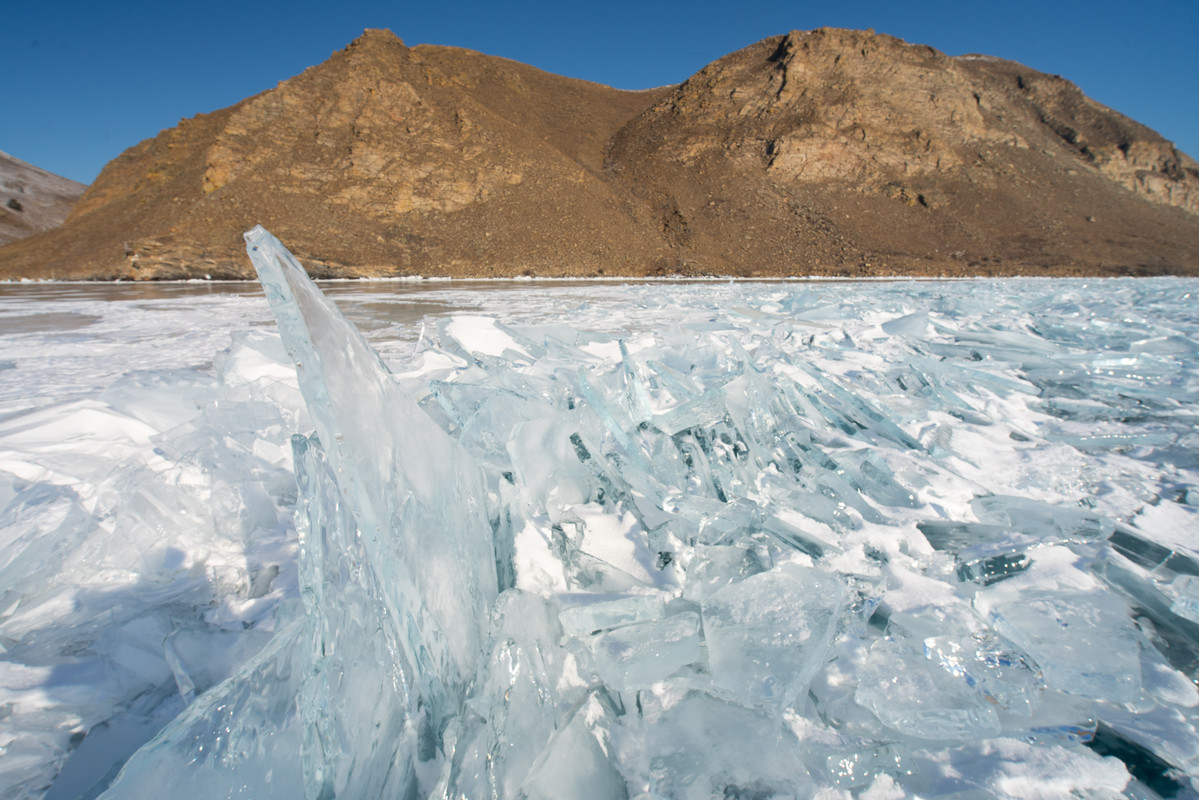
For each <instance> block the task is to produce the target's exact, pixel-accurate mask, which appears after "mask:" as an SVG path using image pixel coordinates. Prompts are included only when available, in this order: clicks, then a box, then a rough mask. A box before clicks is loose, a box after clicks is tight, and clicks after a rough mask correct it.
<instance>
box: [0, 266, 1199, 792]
mask: <svg viewBox="0 0 1199 800" xmlns="http://www.w3.org/2000/svg"><path fill="white" fill-rule="evenodd" d="M280 275H281V277H279V280H280V281H281V284H280V285H281V286H282V285H285V284H286V281H287V280H288V279H286V270H284V271H283V272H282V273H280ZM297 286H299V288H296V289H289V290H288V291H293V290H294V291H298V292H299V293H300V294H299V299H298V300H296V301H292V300H290V299H289V298H288V297H286V296H284V295H286V292H284V293H283V294H277V295H276V296H275V297H274V299H273V301H272V302H274V304H275V312H276V313H279V314H282V316H280V319H282V320H285V322H284V323H283V326H282V327H283V330H284V332H285V333H286V334H287V335H288V337H289V338H288V341H287V343H286V348H285V344H284V341H283V340H282V339H281V337H280V333H279V330H280V327H279V326H278V325H277V323H276V315H275V314H273V313H272V307H271V305H270V304H268V301H267V299H266V296H265V295H264V293H263V290H262V288H261V287H259V286H258V285H256V284H254V285H251V284H212V285H209V284H166V285H150V286H143V285H130V284H119V285H50V284H37V285H13V284H8V285H3V284H0V795H3V796H4V797H12V798H42V797H46V798H75V797H96V796H99V795H100V794H101V793H102V792H104V791H105V790H109V791H108V795H107V796H109V797H145V796H153V795H154V794H155V793H160V792H161V791H162V790H163V787H164V786H168V785H169V786H170V787H171V789H170V790H171V793H172V794H173V795H175V796H177V797H180V798H182V797H191V796H194V797H215V796H227V795H229V796H231V795H232V794H235V793H240V794H241V795H244V796H252V797H264V796H281V797H282V796H287V797H299V796H309V797H318V796H320V797H333V796H339V797H375V796H393V795H394V796H404V795H405V793H410V796H438V797H467V798H474V797H482V796H484V795H486V796H497V797H516V796H524V797H570V796H587V797H609V796H611V797H645V798H654V797H662V798H675V797H680V798H708V797H721V798H723V797H739V798H750V797H753V798H767V797H809V796H820V797H826V798H835V797H850V796H854V797H857V796H863V797H872V798H883V797H888V798H890V797H896V798H897V797H902V796H916V795H919V796H922V797H937V796H945V797H956V798H962V797H1034V796H1035V797H1060V796H1070V795H1071V793H1073V796H1088V797H1092V796H1093V797H1118V796H1122V795H1125V796H1138V797H1155V796H1160V797H1184V796H1194V795H1195V793H1196V785H1199V784H1196V785H1193V783H1192V782H1193V781H1194V780H1195V779H1197V778H1199V732H1197V731H1196V728H1195V725H1196V722H1197V721H1199V691H1197V690H1196V686H1195V681H1196V679H1197V678H1199V429H1197V427H1196V422H1197V418H1199V304H1197V302H1196V300H1197V299H1199V281H1196V280H1180V279H1148V280H1089V281H1088V280H1015V279H1013V280H1000V281H955V282H939V281H921V282H905V281H894V282H868V283H857V282H819V283H817V282H787V283H736V284H732V283H722V282H705V283H699V282H697V283H690V282H680V283H674V282H664V283H648V284H621V283H617V282H602V283H582V282H561V283H554V282H541V281H516V282H497V283H468V282H460V281H455V282H353V283H330V284H322V286H321V288H322V289H323V290H324V293H325V295H326V296H327V297H329V298H331V299H332V300H333V301H334V302H335V303H336V306H337V308H339V309H340V311H341V313H342V314H344V316H345V318H346V319H348V320H349V322H350V323H351V324H352V326H353V328H356V329H357V330H359V331H361V334H362V337H363V339H362V342H358V340H357V339H356V334H354V333H353V330H352V329H351V328H347V327H342V323H341V322H340V320H339V319H338V318H337V317H336V315H334V314H332V313H331V312H330V310H329V309H326V308H324V307H323V306H322V305H321V303H320V299H319V297H317V296H313V297H311V298H308V299H307V300H305V297H306V295H304V294H303V293H304V292H305V291H307V289H306V288H305V287H303V286H302V285H300V284H297ZM287 348H290V352H291V356H289V352H288V349H287ZM372 349H373V350H374V351H377V352H378V353H379V354H380V356H381V359H382V363H383V364H385V365H386V368H387V370H389V371H390V373H392V374H394V376H395V379H394V380H393V378H392V377H390V376H388V375H387V371H386V370H384V368H383V367H382V366H380V364H379V362H378V361H377V360H375V359H374V357H373V356H372V355H370V350H372ZM295 361H299V362H300V363H301V364H302V376H301V377H300V378H298V377H297V372H296V369H295ZM314 432H316V433H319V437H317V436H313V434H314ZM296 434H299V436H295V435H296ZM318 439H319V441H318ZM297 473H298V474H299V477H300V488H297ZM156 734H157V738H154V737H155V736H156ZM143 745H144V746H143ZM139 748H140V752H137V755H135V756H133V758H132V759H130V756H131V755H133V754H134V752H135V751H138V750H139ZM123 765H126V769H125V772H124V773H123V774H122V776H121V778H120V780H119V781H116V782H115V783H114V780H115V779H116V775H117V772H118V771H119V770H120V769H121V767H122V766H123Z"/></svg>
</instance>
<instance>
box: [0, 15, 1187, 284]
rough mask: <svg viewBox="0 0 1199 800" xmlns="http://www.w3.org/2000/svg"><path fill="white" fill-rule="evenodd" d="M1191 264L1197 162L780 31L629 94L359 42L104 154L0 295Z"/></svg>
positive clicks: (953, 60)
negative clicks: (234, 283) (289, 264)
mask: <svg viewBox="0 0 1199 800" xmlns="http://www.w3.org/2000/svg"><path fill="white" fill-rule="evenodd" d="M258 223H262V224H263V225H265V226H266V227H268V228H269V229H271V230H272V231H273V232H274V233H276V235H278V236H279V237H280V238H281V239H282V240H283V241H284V242H286V243H287V244H288V246H289V248H291V249H292V251H293V252H294V253H295V254H296V255H297V257H298V258H299V259H300V260H301V262H302V263H305V264H306V265H307V266H308V268H309V269H310V271H311V272H312V273H313V274H314V275H317V276H319V277H361V276H376V275H377V276H391V275H426V276H441V275H448V276H459V277H467V276H479V277H498V276H516V275H527V274H536V275H547V276H548V275H562V276H589V275H601V274H602V275H629V276H636V275H663V274H691V275H703V274H710V275H745V276H761V277H768V276H785V275H849V276H854V275H905V274H911V275H929V274H948V275H964V274H1097V275H1102V274H1163V273H1171V274H1199V165H1196V163H1195V162H1194V160H1193V159H1191V158H1190V157H1189V156H1187V155H1186V154H1184V153H1181V152H1180V151H1178V150H1177V149H1176V148H1174V147H1173V145H1171V144H1170V143H1169V142H1167V141H1165V140H1164V139H1163V138H1162V137H1160V136H1158V135H1157V134H1156V133H1154V132H1153V131H1151V130H1149V129H1148V128H1146V127H1145V126H1142V125H1140V124H1139V123H1136V122H1135V121H1134V120H1131V119H1129V118H1127V117H1124V116H1123V115H1120V114H1119V113H1118V112H1115V111H1112V110H1111V109H1107V108H1106V107H1104V106H1102V105H1100V104H1098V103H1096V102H1095V101H1093V100H1090V99H1089V98H1087V97H1086V96H1085V95H1084V94H1083V93H1082V92H1081V91H1080V90H1078V88H1077V87H1075V86H1074V85H1073V84H1071V83H1069V82H1068V81H1065V80H1064V79H1062V78H1060V77H1058V76H1049V75H1044V74H1042V73H1039V72H1036V71H1035V70H1031V69H1029V68H1027V67H1024V66H1022V65H1019V64H1017V63H1016V62H1011V61H1006V60H1003V59H1000V58H994V57H980V56H964V57H950V56H947V55H945V54H943V53H940V52H939V51H937V50H935V49H933V48H931V47H927V46H924V45H913V44H908V43H906V42H903V41H902V40H899V39H896V38H894V37H890V36H887V35H885V34H875V33H873V32H869V31H866V32H863V31H845V30H837V29H818V30H816V31H793V32H791V33H789V34H786V35H784V36H776V37H770V38H768V39H764V40H762V41H760V42H757V43H755V44H753V45H750V46H749V47H747V48H743V49H742V50H739V51H736V52H734V53H731V54H729V55H727V56H724V57H723V58H721V59H717V60H716V61H714V62H712V63H711V64H709V65H708V66H706V67H704V68H703V69H702V70H700V71H699V72H698V73H696V74H695V75H693V76H692V77H691V78H689V79H688V80H687V81H684V82H683V83H682V84H680V85H678V86H668V87H660V88H658V89H652V90H644V91H641V92H628V91H623V90H617V89H612V88H611V87H605V86H601V85H599V84H593V83H588V82H586V81H579V80H576V79H572V78H564V77H561V76H556V75H552V74H550V73H546V72H543V71H541V70H537V69H535V68H533V67H530V66H527V65H524V64H520V63H519V62H515V61H510V60H507V59H502V58H497V57H494V56H487V55H484V54H481V53H477V52H474V51H467V50H462V49H459V48H452V47H444V46H434V45H417V46H415V47H411V48H409V47H408V46H407V45H405V44H404V43H403V42H402V40H400V39H399V38H398V37H396V36H395V35H394V34H391V33H390V32H389V31H367V32H365V33H364V34H363V35H362V36H361V37H359V38H358V39H356V40H355V41H354V42H352V43H351V44H350V45H349V46H347V47H346V48H344V49H343V50H340V51H338V52H337V53H334V54H333V56H332V57H330V58H329V59H328V60H327V61H325V62H323V63H322V64H318V65H316V66H314V67H310V68H309V69H307V70H305V71H304V72H302V73H300V74H299V75H297V76H295V77H293V78H290V79H288V80H286V81H283V82H281V83H280V84H279V85H278V86H276V87H275V88H274V89H270V90H267V91H264V92H261V93H259V94H257V95H254V96H252V97H249V98H246V99H245V100H242V101H241V102H239V103H237V104H234V105H233V106H230V107H228V108H225V109H221V110H218V111H215V112H212V113H211V114H202V115H197V116H196V117H192V118H190V119H187V120H183V121H181V122H180V124H179V125H178V126H176V127H175V128H171V129H168V130H165V131H163V132H162V133H160V134H159V135H158V136H157V137H154V138H152V139H147V140H145V141H143V142H141V143H139V144H138V145H135V146H134V147H132V148H130V149H128V150H126V151H125V152H124V153H122V154H121V155H120V156H118V158H116V159H114V160H113V161H112V162H110V163H109V164H108V165H107V166H106V167H105V168H104V170H103V171H102V172H101V174H100V176H99V177H98V178H97V180H96V182H95V183H94V184H93V185H92V187H90V188H89V189H88V191H87V192H86V193H85V195H84V196H83V198H82V199H81V200H80V201H79V203H78V204H77V205H76V207H75V210H74V211H73V212H72V215H71V217H70V218H69V219H68V220H67V221H66V222H65V223H64V224H63V225H62V226H60V227H59V228H57V229H55V230H53V231H49V232H46V233H43V234H39V235H37V236H34V237H31V238H29V239H25V240H22V241H20V242H17V243H15V244H12V245H9V246H7V247H4V248H0V278H4V277H8V278H12V277H49V278H96V279H114V278H120V279H171V278H192V277H205V276H209V277H214V278H215V277H221V278H234V277H236V278H241V277H251V271H250V267H249V264H248V262H247V261H246V259H245V256H244V251H243V248H242V244H241V232H242V231H244V230H248V229H249V228H251V227H253V225H254V224H258Z"/></svg>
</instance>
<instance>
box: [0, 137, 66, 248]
mask: <svg viewBox="0 0 1199 800" xmlns="http://www.w3.org/2000/svg"><path fill="white" fill-rule="evenodd" d="M85 189H87V187H86V186H84V185H83V184H82V183H76V182H75V181H72V180H68V179H66V178H62V177H59V176H58V175H55V174H53V173H51V172H46V171H45V170H44V169H38V168H37V167H35V166H33V165H32V164H26V163H25V162H24V161H22V160H21V159H19V158H13V157H12V156H10V155H9V154H8V153H4V152H0V245H3V244H7V243H8V242H15V241H16V240H17V239H23V238H25V237H26V236H31V235H33V234H35V233H38V232H39V231H46V230H50V229H51V228H53V227H55V226H57V225H60V224H61V223H62V221H63V220H65V219H66V218H67V215H68V214H69V213H71V207H72V206H74V205H75V201H76V200H78V199H79V197H80V196H81V195H82V194H83V192H84V190H85Z"/></svg>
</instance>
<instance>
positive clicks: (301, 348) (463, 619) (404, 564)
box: [246, 225, 498, 721]
mask: <svg viewBox="0 0 1199 800" xmlns="http://www.w3.org/2000/svg"><path fill="white" fill-rule="evenodd" d="M246 243H247V251H248V252H249V254H250V259H251V260H252V261H253V262H254V268H255V269H256V270H257V271H258V276H259V280H261V281H262V285H263V287H264V288H265V289H266V296H267V300H268V301H269V302H270V304H271V309H272V311H274V314H275V317H276V319H277V320H278V323H279V330H280V332H281V334H282V335H283V342H284V344H285V345H286V347H287V350H288V353H289V354H290V355H291V356H292V358H293V359H294V360H295V362H296V369H297V371H298V373H299V377H300V388H301V391H302V392H303V393H304V397H305V400H306V402H307V404H308V409H309V413H310V414H311V415H312V420H313V423H314V424H315V425H316V430H317V435H318V436H319V437H320V440H321V442H322V444H323V445H324V447H325V449H326V451H327V452H328V455H329V463H330V466H331V467H332V469H333V471H334V474H336V476H337V481H338V484H339V485H340V486H341V490H342V493H343V495H344V496H345V499H346V501H347V502H348V503H349V504H350V507H351V509H352V511H353V514H354V517H355V519H356V520H357V522H358V527H359V531H360V532H361V535H362V536H363V537H364V539H365V548H366V552H367V555H368V556H369V558H370V559H371V561H370V563H369V564H368V565H367V566H368V568H370V569H371V570H374V571H376V572H378V573H379V574H380V575H385V576H386V579H385V580H381V581H380V585H381V586H382V587H383V588H384V600H385V602H386V603H387V607H388V612H389V613H390V614H391V615H392V617H393V618H394V619H395V620H396V622H397V624H399V625H400V626H401V628H402V636H401V637H400V639H399V643H400V646H401V648H402V650H403V656H404V660H405V661H406V662H407V663H408V665H409V667H410V668H411V669H412V670H413V673H412V674H411V676H410V680H412V681H413V682H414V683H416V684H417V685H418V686H419V687H420V688H419V691H420V693H421V695H422V696H423V697H424V698H425V699H426V701H427V702H428V703H430V704H431V706H430V710H431V712H432V714H433V717H434V720H435V721H436V720H443V719H444V717H445V716H446V715H449V714H453V713H454V712H455V711H456V708H455V706H456V705H457V704H459V703H460V702H461V700H462V698H463V697H464V693H465V686H466V683H467V681H469V680H470V678H471V677H472V675H473V673H474V669H475V663H476V661H477V659H478V658H479V654H480V653H481V651H482V649H483V642H484V640H485V638H486V625H487V620H488V615H489V612H490V609H491V605H492V603H493V601H494V600H495V597H496V594H497V592H498V588H497V579H496V569H495V554H494V549H493V546H492V542H491V528H490V525H489V523H488V520H487V516H486V509H485V507H484V500H485V497H486V495H485V493H484V488H483V483H482V478H481V476H480V474H479V471H478V468H477V466H476V465H475V464H474V463H473V462H472V461H471V460H470V459H469V458H467V457H466V455H465V454H464V453H463V452H462V451H461V449H460V448H459V447H458V445H457V444H456V443H454V441H453V440H451V439H450V438H449V437H448V436H447V435H446V434H445V433H444V432H443V431H442V430H441V429H440V428H438V427H437V426H436V425H435V424H433V422H432V421H431V420H430V419H429V418H428V417H427V416H426V414H425V412H424V411H422V410H421V409H420V407H419V406H417V405H416V403H415V402H413V401H412V399H411V398H410V397H408V396H407V395H406V394H405V393H404V392H402V391H401V390H400V389H399V387H398V386H397V384H396V383H395V381H394V379H393V378H392V377H391V374H390V372H389V371H388V370H387V368H386V367H385V366H384V365H383V362H382V361H381V360H380V359H379V356H378V354H377V353H376V352H375V351H374V350H372V349H371V347H370V346H369V345H368V344H367V343H366V341H365V340H364V339H363V338H362V335H361V334H360V333H359V332H358V329H357V328H355V327H354V326H353V325H352V324H351V323H350V322H348V321H347V320H346V319H345V318H344V317H343V316H342V315H341V313H340V312H338V310H337V307H336V306H334V305H333V302H332V301H331V300H329V299H328V298H327V297H325V296H324V295H323V294H322V293H321V291H320V290H319V289H318V288H317V287H316V286H315V285H314V284H313V283H312V281H311V280H309V278H308V276H307V274H305V272H304V269H303V267H301V266H300V264H299V263H298V262H297V261H296V260H295V258H293V257H292V255H291V253H289V252H288V251H287V249H286V248H285V247H284V246H283V245H282V244H281V243H280V242H279V240H278V239H276V238H275V237H274V236H272V235H271V234H270V233H269V232H267V231H266V230H265V229H264V228H263V227H262V226H261V225H260V226H258V227H256V228H254V230H252V231H250V232H249V233H247V234H246Z"/></svg>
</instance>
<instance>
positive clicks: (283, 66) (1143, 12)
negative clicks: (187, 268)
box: [0, 0, 1199, 183]
mask: <svg viewBox="0 0 1199 800" xmlns="http://www.w3.org/2000/svg"><path fill="white" fill-rule="evenodd" d="M825 25H829V26H836V27H846V28H874V29H875V30H876V31H878V32H880V33H890V34H893V35H895V36H899V37H901V38H903V39H906V40H907V41H909V42H917V43H921V44H930V45H932V46H934V47H936V48H938V49H940V50H943V51H945V52H947V53H949V54H951V55H960V54H962V53H971V52H976V53H986V54H988V55H995V56H1001V57H1003V58H1010V59H1013V60H1015V61H1020V62H1022V63H1024V64H1026V65H1028V66H1030V67H1033V68H1035V69H1039V70H1041V71H1043V72H1050V73H1056V74H1060V75H1063V76H1065V77H1066V78H1068V79H1070V80H1072V81H1074V82H1075V83H1077V84H1078V85H1079V86H1080V87H1082V89H1083V91H1085V92H1086V93H1087V94H1089V95H1090V96H1091V97H1093V98H1094V99H1096V100H1098V101H1100V102H1102V103H1105V104H1106V105H1109V106H1111V107H1113V108H1115V109H1116V110H1118V111H1121V112H1123V113H1124V114H1127V115H1128V116H1130V117H1132V118H1133V119H1136V120H1138V121H1140V122H1143V123H1145V124H1146V125H1148V126H1150V127H1151V128H1154V129H1155V130H1157V131H1158V132H1159V133H1161V134H1162V135H1163V136H1165V137H1166V138H1167V139H1170V140H1171V141H1173V142H1175V143H1176V144H1177V145H1178V146H1179V147H1180V148H1181V149H1182V150H1184V151H1186V152H1187V153H1189V154H1190V155H1192V156H1195V157H1199V46H1196V45H1195V36H1196V33H1197V32H1199V0H1140V2H1136V3H1128V2H1119V3H1117V2H1110V1H1109V0H1097V2H1086V3H1083V2H1074V1H1073V0H1059V1H1058V2H1035V3H1030V2H1024V1H1023V0H1007V2H983V1H981V0H980V1H978V2H972V0H957V1H956V2H941V0H915V1H913V0H893V1H892V2H880V1H877V0H860V1H855V0H845V1H844V2H840V3H836V2H829V0H819V1H818V2H808V1H807V0H792V1H791V2H758V1H757V0H744V2H739V3H733V2H719V3H718V2H711V1H710V0H694V1H693V2H687V3H683V2H677V3H652V2H640V3H638V2H623V0H620V1H618V2H606V3H594V4H588V3H571V2H566V1H565V0H558V2H532V3H524V4H497V3H479V2H470V1H467V2H456V3H455V2H441V3H437V4H436V5H435V4H434V3H432V2H428V0H426V2H422V3H411V2H357V1H356V0H345V1H344V2H340V3H338V2H323V3H317V2H308V1H307V0H302V1H301V2H293V3H289V4H283V3H264V2H256V1H255V0H244V2H228V1H227V0H212V1H211V2H205V3H202V4H201V3H187V2H180V3H172V2H163V0H156V1H155V2H115V3H97V2H90V3H89V2H86V0H84V2H80V1H79V0H76V2H62V1H61V0H13V1H12V2H9V3H6V4H5V8H4V10H3V11H0V56H2V57H3V59H4V68H3V71H2V72H0V150H3V151H5V152H7V153H10V154H12V155H14V156H16V157H18V158H21V159H24V160H25V161H29V162H31V163H33V164H36V165H38V166H40V167H43V168H44V169H48V170H50V171H51V172H56V173H58V174H61V175H65V176H66V177H68V178H73V179H75V180H78V181H82V182H85V183H86V182H90V181H91V180H92V179H93V178H95V176H96V174H97V173H99V171H100V169H101V168H102V167H103V166H104V164H105V163H106V162H107V161H109V160H110V159H112V158H114V157H116V156H117V155H118V154H119V153H120V152H121V151H122V150H124V149H125V148H127V147H131V146H132V145H134V144H136V143H137V142H139V141H141V140H142V139H145V138H148V137H151V136H154V135H156V134H157V133H158V132H159V131H160V130H162V129H164V128H169V127H172V126H174V125H175V124H177V123H178V122H179V120H180V119H182V118H184V117H190V116H194V115H195V114H198V113H202V112H207V111H213V110H215V109H218V108H222V107H224V106H228V105H231V104H233V103H235V102H237V101H238V100H241V99H242V98H243V97H247V96H249V95H251V94H255V93H257V92H260V91H263V90H265V89H269V88H271V87H273V86H274V85H275V84H276V83H278V82H279V81H281V80H285V79H286V78H289V77H291V76H292V75H295V74H297V73H299V72H301V71H302V70H304V69H305V68H307V67H309V66H312V65H314V64H318V63H320V62H321V61H324V60H325V59H326V58H328V57H329V55H330V54H331V53H332V52H333V51H335V50H338V49H340V48H342V47H344V46H345V45H346V44H348V43H349V42H350V41H352V40H353V39H354V38H355V37H356V36H358V35H359V34H360V33H361V32H362V30H363V29H364V28H368V27H369V28H390V29H391V30H392V31H394V32H395V33H396V34H397V35H399V36H400V37H401V38H402V39H403V40H404V41H405V42H406V43H407V44H409V45H415V44H421V43H429V44H445V45H455V46H459V47H467V48H470V49H473V50H478V51H480V52H483V53H488V54H491V55H497V56H504V57H506V58H512V59H515V60H517V61H522V62H524V63H527V64H531V65H533V66H535V67H539V68H541V69H544V70H547V71H549V72H555V73H558V74H560V75H567V76H570V77H574V78H583V79H586V80H592V81H598V82H600V83H606V84H608V85H611V86H616V87H618V88H622V89H644V88H648V87H651V86H661V85H664V84H669V83H678V82H680V81H683V80H685V79H686V78H687V77H688V76H690V75H691V74H693V73H694V72H696V71H698V70H699V69H700V68H702V67H703V66H704V65H705V64H707V63H709V62H711V61H713V60H715V59H717V58H719V57H721V56H723V55H726V54H727V53H730V52H732V51H734V50H737V49H739V48H741V47H745V46H746V45H749V44H751V43H753V42H755V41H757V40H759V39H763V38H765V37H767V36H773V35H775V34H781V33H786V32H787V31H789V30H793V29H810V28H817V27H821V26H825Z"/></svg>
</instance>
